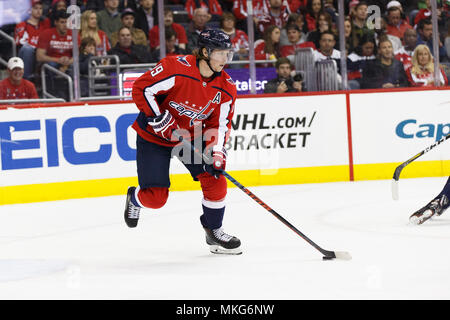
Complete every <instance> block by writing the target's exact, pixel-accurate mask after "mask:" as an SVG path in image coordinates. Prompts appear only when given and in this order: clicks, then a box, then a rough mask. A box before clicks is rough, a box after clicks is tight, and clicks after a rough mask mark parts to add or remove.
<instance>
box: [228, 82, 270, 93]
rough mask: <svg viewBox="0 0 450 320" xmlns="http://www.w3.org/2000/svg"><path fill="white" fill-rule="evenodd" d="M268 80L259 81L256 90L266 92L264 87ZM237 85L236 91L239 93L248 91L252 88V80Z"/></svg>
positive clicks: (256, 83)
mask: <svg viewBox="0 0 450 320" xmlns="http://www.w3.org/2000/svg"><path fill="white" fill-rule="evenodd" d="M266 83H267V80H263V81H259V80H257V81H256V82H255V88H256V90H264V86H265V85H266ZM235 84H236V90H237V91H248V90H250V88H251V87H252V80H251V79H248V81H239V80H236V81H235Z"/></svg>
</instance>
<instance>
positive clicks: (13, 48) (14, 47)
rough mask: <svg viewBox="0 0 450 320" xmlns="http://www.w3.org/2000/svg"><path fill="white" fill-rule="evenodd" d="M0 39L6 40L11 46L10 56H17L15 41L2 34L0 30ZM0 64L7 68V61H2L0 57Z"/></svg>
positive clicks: (4, 33)
mask: <svg viewBox="0 0 450 320" xmlns="http://www.w3.org/2000/svg"><path fill="white" fill-rule="evenodd" d="M0 37H3V38H5V39H6V40H8V41H9V42H11V45H12V56H13V57H16V56H17V47H16V41H14V38H13V37H11V36H10V35H9V34H7V33H6V32H4V31H3V30H0ZM0 63H1V64H3V65H4V66H8V61H6V60H5V59H3V58H2V57H0Z"/></svg>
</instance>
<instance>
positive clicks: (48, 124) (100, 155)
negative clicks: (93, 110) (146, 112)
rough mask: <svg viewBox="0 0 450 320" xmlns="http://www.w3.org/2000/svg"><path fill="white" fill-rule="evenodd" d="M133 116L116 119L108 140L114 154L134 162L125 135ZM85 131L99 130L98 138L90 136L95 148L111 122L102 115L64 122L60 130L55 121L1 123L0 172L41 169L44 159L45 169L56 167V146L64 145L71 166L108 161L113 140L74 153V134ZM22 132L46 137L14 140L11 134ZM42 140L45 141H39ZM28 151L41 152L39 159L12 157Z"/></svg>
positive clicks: (75, 118) (106, 132) (133, 150)
mask: <svg viewBox="0 0 450 320" xmlns="http://www.w3.org/2000/svg"><path fill="white" fill-rule="evenodd" d="M136 116H137V114H135V113H133V114H124V115H121V116H120V117H118V118H117V119H116V120H115V123H114V124H113V125H114V129H115V130H114V131H115V137H114V136H112V135H111V134H109V135H108V137H110V138H111V139H115V146H116V150H117V153H118V155H119V157H120V158H121V159H122V160H125V161H133V160H135V159H136V153H135V151H136V150H135V149H133V148H130V146H129V145H128V135H127V130H128V127H130V126H131V124H132V123H133V122H134V120H135V119H136ZM87 128H94V129H96V130H97V131H98V135H97V134H92V136H89V143H90V145H92V144H94V145H95V141H96V138H97V139H99V138H102V140H104V139H103V136H102V135H107V134H108V133H111V132H112V129H111V124H110V120H108V119H107V118H105V117H103V116H91V117H74V118H69V119H67V120H65V121H64V123H63V124H62V126H61V130H60V131H58V120H57V119H45V120H26V121H8V122H0V151H1V164H2V170H14V169H28V168H41V167H43V166H44V159H46V166H48V167H57V166H59V162H60V157H61V154H60V147H59V146H61V145H62V146H63V147H62V155H63V157H64V159H65V160H66V161H67V162H68V163H70V164H73V165H84V164H92V163H104V162H107V161H108V160H109V159H110V158H111V155H112V150H113V141H111V142H112V143H110V144H101V143H100V142H99V143H98V147H97V150H95V151H86V152H80V151H77V149H76V147H77V141H76V139H75V137H76V135H75V133H76V131H77V130H80V129H87ZM21 131H32V132H35V135H36V137H42V136H44V137H45V138H36V139H29V140H18V139H17V140H16V139H15V138H14V132H21ZM41 139H43V140H45V141H41ZM99 140H100V139H99ZM59 142H61V143H59ZM79 144H80V142H78V146H79ZM42 146H45V147H42ZM44 148H45V149H46V150H44ZM30 149H38V150H40V151H41V152H40V155H41V156H40V157H30V158H23V157H22V158H15V157H14V156H13V155H14V151H18V150H30Z"/></svg>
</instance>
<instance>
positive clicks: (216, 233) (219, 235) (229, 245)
mask: <svg viewBox="0 0 450 320" xmlns="http://www.w3.org/2000/svg"><path fill="white" fill-rule="evenodd" d="M204 229H205V233H206V243H207V244H208V245H209V250H210V251H211V252H212V253H216V254H241V253H242V250H241V240H239V239H238V238H236V237H233V236H231V235H229V234H226V233H225V232H223V230H222V228H218V229H213V230H211V229H208V228H204Z"/></svg>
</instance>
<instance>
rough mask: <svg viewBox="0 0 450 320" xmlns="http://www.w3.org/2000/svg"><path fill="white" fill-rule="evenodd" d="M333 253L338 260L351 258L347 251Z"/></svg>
mask: <svg viewBox="0 0 450 320" xmlns="http://www.w3.org/2000/svg"><path fill="white" fill-rule="evenodd" d="M334 255H335V256H336V259H340V260H352V256H351V254H350V253H348V252H347V251H335V252H334Z"/></svg>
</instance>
